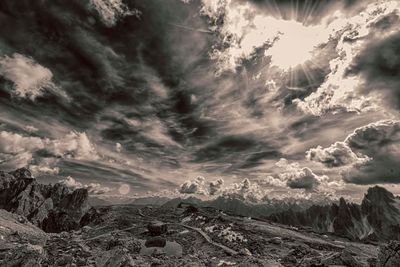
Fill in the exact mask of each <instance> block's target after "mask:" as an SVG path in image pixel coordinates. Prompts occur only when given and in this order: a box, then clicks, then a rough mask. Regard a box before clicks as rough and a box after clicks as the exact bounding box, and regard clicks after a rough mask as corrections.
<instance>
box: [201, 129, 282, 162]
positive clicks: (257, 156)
mask: <svg viewBox="0 0 400 267" xmlns="http://www.w3.org/2000/svg"><path fill="white" fill-rule="evenodd" d="M195 155H196V157H195V162H218V163H224V164H232V167H231V168H232V169H237V168H239V169H240V168H251V167H254V166H257V165H259V164H261V162H262V161H263V160H265V159H276V160H278V159H279V158H280V157H281V153H280V152H279V150H278V149H277V148H274V147H273V146H271V145H268V144H267V143H265V142H262V141H261V140H260V139H258V138H257V137H251V136H250V135H249V136H225V137H221V138H220V139H218V140H216V141H215V142H211V143H210V144H207V145H206V146H205V147H203V148H201V149H199V150H197V151H196V152H195Z"/></svg>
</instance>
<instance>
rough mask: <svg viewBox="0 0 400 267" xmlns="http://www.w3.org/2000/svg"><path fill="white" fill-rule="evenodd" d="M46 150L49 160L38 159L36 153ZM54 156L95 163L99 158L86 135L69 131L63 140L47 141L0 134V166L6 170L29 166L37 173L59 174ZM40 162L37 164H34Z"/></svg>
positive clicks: (18, 135) (46, 139)
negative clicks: (93, 161)
mask: <svg viewBox="0 0 400 267" xmlns="http://www.w3.org/2000/svg"><path fill="white" fill-rule="evenodd" d="M39 151H46V152H47V153H49V154H50V155H51V156H52V157H50V158H49V159H43V160H41V158H40V156H37V158H35V153H37V152H39ZM53 157H59V158H67V159H70V158H71V159H76V160H96V159H98V158H99V157H100V156H99V154H98V153H97V151H96V149H95V147H94V145H93V144H92V143H91V142H90V140H89V138H88V136H87V135H86V133H79V132H70V133H69V134H67V135H65V136H64V137H63V138H59V139H49V138H40V137H32V136H24V135H21V134H17V133H12V132H7V131H2V132H0V165H1V166H3V167H7V168H17V167H18V168H19V167H24V166H28V165H30V164H31V165H32V167H31V168H32V170H33V171H35V172H37V173H39V172H44V173H52V174H55V173H58V171H59V169H58V168H56V166H54V165H55V162H54V161H52V159H53ZM36 162H39V163H36Z"/></svg>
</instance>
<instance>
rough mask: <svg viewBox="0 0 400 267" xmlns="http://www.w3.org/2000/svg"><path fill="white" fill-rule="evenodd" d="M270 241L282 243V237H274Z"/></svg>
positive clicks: (277, 243)
mask: <svg viewBox="0 0 400 267" xmlns="http://www.w3.org/2000/svg"><path fill="white" fill-rule="evenodd" d="M269 242H270V243H271V244H275V245H280V244H282V238H281V237H273V238H271V239H270V240H269Z"/></svg>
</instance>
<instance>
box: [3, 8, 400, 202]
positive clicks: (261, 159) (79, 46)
mask: <svg viewBox="0 0 400 267" xmlns="http://www.w3.org/2000/svg"><path fill="white" fill-rule="evenodd" d="M399 16H400V1H389V0H386V1H368V0H358V1H357V0H304V1H301V0H285V1H278V0H146V1H143V0H68V1H65V0H52V1H50V0H41V1H29V0H3V1H1V2H0V25H1V27H0V168H1V169H3V170H12V169H15V168H17V167H22V166H28V167H29V168H30V169H31V170H32V172H33V173H34V174H35V176H36V177H38V179H40V180H42V181H44V182H52V183H54V182H57V181H59V180H63V182H64V183H66V184H67V185H69V186H71V187H86V188H88V189H89V191H90V192H91V193H93V194H103V195H109V196H115V195H116V196H118V195H123V196H133V195H143V194H148V192H150V193H160V192H164V193H165V192H175V193H178V192H180V193H182V194H199V195H218V194H221V193H224V192H235V193H240V194H244V195H246V196H249V197H250V196H251V197H252V198H254V199H258V198H262V197H263V196H265V195H267V196H268V197H284V196H288V195H290V196H297V197H306V198H310V197H318V196H323V197H325V196H339V195H344V196H347V197H350V198H355V199H357V198H360V197H361V196H362V194H363V192H364V191H365V189H366V188H367V187H368V186H370V185H373V184H382V185H384V186H387V187H388V188H389V189H390V190H392V191H393V192H395V193H399V192H400V189H399V188H400V187H399V186H398V185H397V184H399V183H400V164H398V162H399V161H400V116H399V109H400V17H399Z"/></svg>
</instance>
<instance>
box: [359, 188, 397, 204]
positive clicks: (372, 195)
mask: <svg viewBox="0 0 400 267" xmlns="http://www.w3.org/2000/svg"><path fill="white" fill-rule="evenodd" d="M394 199H395V197H394V195H393V194H392V193H391V192H389V191H388V190H386V189H385V188H383V187H380V186H374V187H370V188H368V191H367V193H366V194H365V195H364V201H365V200H369V201H372V202H382V201H385V202H387V201H390V202H392V201H393V200H394Z"/></svg>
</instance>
